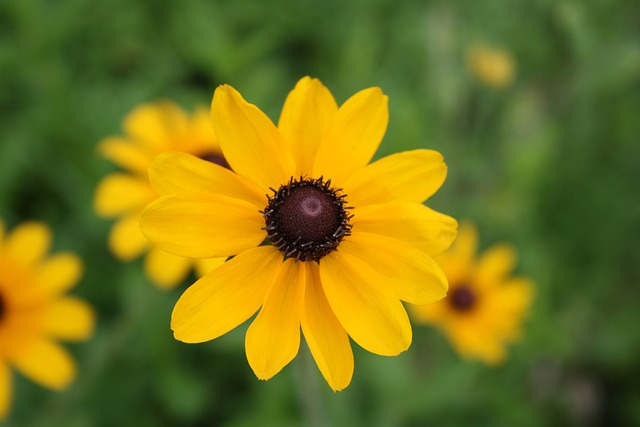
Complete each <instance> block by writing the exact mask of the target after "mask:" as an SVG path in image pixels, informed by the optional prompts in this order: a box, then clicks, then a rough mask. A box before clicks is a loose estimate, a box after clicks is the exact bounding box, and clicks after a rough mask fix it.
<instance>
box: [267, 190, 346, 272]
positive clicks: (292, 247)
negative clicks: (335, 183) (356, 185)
mask: <svg viewBox="0 0 640 427" xmlns="http://www.w3.org/2000/svg"><path fill="white" fill-rule="evenodd" d="M272 190H273V192H274V195H273V196H267V198H268V199H269V204H268V205H267V207H266V208H265V209H264V211H262V214H263V215H264V219H265V222H266V227H264V230H266V232H267V237H268V238H269V240H271V243H273V245H274V246H275V247H277V248H278V249H279V250H280V252H282V254H283V255H284V257H285V258H295V259H296V260H298V261H317V260H319V259H320V258H322V257H324V256H325V255H327V254H328V253H330V252H332V251H334V250H335V249H336V248H337V247H338V245H339V244H340V242H341V241H342V238H343V237H344V236H348V235H350V234H351V224H349V220H350V219H351V217H352V216H353V215H351V214H348V213H347V211H348V209H350V207H349V206H346V203H345V197H346V195H344V194H340V191H341V190H342V189H341V188H332V187H331V180H328V181H326V182H325V181H324V180H323V179H322V177H320V178H318V179H310V178H304V177H300V179H299V180H296V179H293V178H291V179H290V180H289V182H288V183H287V184H284V185H281V186H280V188H279V189H278V190H277V191H276V190H274V189H272Z"/></svg>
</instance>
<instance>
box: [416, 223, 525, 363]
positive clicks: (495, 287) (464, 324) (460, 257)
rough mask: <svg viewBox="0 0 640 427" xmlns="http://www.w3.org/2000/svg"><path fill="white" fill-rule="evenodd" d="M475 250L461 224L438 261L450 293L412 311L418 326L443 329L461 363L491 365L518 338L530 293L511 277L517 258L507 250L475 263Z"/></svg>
mask: <svg viewBox="0 0 640 427" xmlns="http://www.w3.org/2000/svg"><path fill="white" fill-rule="evenodd" d="M477 246H478V235H477V231H476V229H475V227H474V226H473V225H471V224H468V223H467V224H462V225H461V226H460V231H459V233H458V238H457V239H456V241H455V242H454V243H453V245H452V246H451V248H450V249H449V250H448V251H447V252H445V253H444V254H442V255H440V256H439V257H437V258H436V261H438V263H439V264H440V265H441V266H442V268H443V270H444V272H445V273H446V275H447V278H448V279H449V293H448V294H447V296H446V298H444V299H443V300H441V301H438V302H437V303H435V304H431V305H429V306H419V307H413V310H411V311H412V312H413V314H414V315H415V316H414V317H415V318H416V319H417V320H418V321H420V322H424V323H427V324H431V325H434V326H436V327H438V328H441V329H442V330H443V331H444V332H445V334H446V335H447V337H448V338H449V341H450V342H451V344H452V345H453V347H454V348H455V349H456V351H457V352H458V353H459V354H460V355H461V356H462V357H465V358H477V359H480V360H482V361H484V362H485V363H487V364H491V365H494V364H498V363H500V362H502V361H504V359H505V357H506V345H507V344H508V343H510V342H514V341H516V340H517V339H518V338H519V337H520V334H521V330H520V329H521V324H522V321H523V318H524V316H525V315H526V313H527V311H528V309H529V306H530V305H531V301H532V299H533V288H534V287H533V283H532V282H531V281H530V280H529V279H527V278H525V277H514V276H512V275H511V272H512V270H513V268H514V265H515V258H516V254H515V251H514V249H513V248H512V247H511V246H510V245H508V244H505V243H501V244H496V245H494V246H492V247H490V248H488V249H486V250H485V251H484V252H483V253H482V254H481V256H479V257H478V258H477V259H476V252H477Z"/></svg>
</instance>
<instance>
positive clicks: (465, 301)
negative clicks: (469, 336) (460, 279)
mask: <svg viewBox="0 0 640 427" xmlns="http://www.w3.org/2000/svg"><path fill="white" fill-rule="evenodd" d="M447 301H449V304H450V305H451V307H452V308H453V309H454V310H456V311H469V310H471V309H472V308H473V307H474V306H475V304H476V294H475V292H474V291H473V289H471V287H470V286H469V285H461V286H457V287H456V288H455V289H453V290H452V291H451V293H450V294H449V296H448V297H447Z"/></svg>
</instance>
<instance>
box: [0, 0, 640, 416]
mask: <svg viewBox="0 0 640 427" xmlns="http://www.w3.org/2000/svg"><path fill="white" fill-rule="evenodd" d="M639 22H640V3H638V2H637V1H635V0H628V1H614V0H611V1H607V0H594V1H590V2H589V1H579V0H565V1H551V0H535V1H511V2H506V1H498V0H493V1H482V2H467V1H460V0H457V1H456V0H454V1H426V0H425V1H408V0H393V1H390V0H369V1H365V0H356V1H339V0H324V1H305V0H283V1H275V0H273V1H253V2H243V1H194V0H174V1H170V0H165V1H163V0H148V1H134V0H110V1H95V0H73V1H62V0H61V1H54V0H49V1H46V0H4V1H1V2H0V112H1V114H0V217H2V218H3V219H4V221H5V223H6V224H7V225H8V226H10V227H11V226H13V225H15V224H17V223H18V222H20V221H23V220H27V219H37V220H43V221H45V222H47V223H48V224H50V225H51V226H52V228H53V230H54V233H55V249H57V250H72V251H75V252H77V253H78V254H79V255H81V256H82V257H83V259H84V261H85V268H86V273H85V275H84V278H83V280H82V282H81V283H80V284H79V286H78V288H77V290H76V292H75V293H76V294H78V295H80V296H82V297H84V298H85V299H87V300H88V301H89V302H90V303H91V304H92V305H94V306H95V307H96V309H97V312H98V316H99V317H98V325H97V331H96V334H95V336H94V338H93V339H92V340H91V341H89V342H88V343H82V344H74V345H70V346H69V347H70V348H71V350H72V352H73V353H74V355H75V356H76V358H77V361H78V364H79V376H78V378H77V381H76V382H75V383H74V385H73V386H72V387H71V388H70V389H69V390H68V391H66V392H64V393H55V392H52V391H49V390H45V389H42V388H40V387H38V386H36V385H35V384H33V383H31V382H29V381H27V380H25V379H23V378H22V377H20V376H19V375H15V378H16V384H15V395H14V399H15V402H14V405H13V410H12V414H11V416H10V418H9V419H8V420H7V421H6V425H9V426H21V427H22V426H33V427H35V426H47V427H55V426H61V427H76V426H77V427H84V426H87V427H89V426H191V425H193V426H208V425H212V426H214V425H215V426H233V427H240V426H296V425H311V426H320V425H332V426H385V427H386V426H425V425H442V426H540V425H551V426H556V425H557V426H566V425H573V426H598V425H606V426H633V425H640V387H638V384H640V363H639V362H638V360H639V355H640V327H639V326H638V325H640V310H639V309H638V302H639V301H640V291H639V289H640V245H639V242H640V200H639V199H640V197H639V194H640V192H639V187H640V25H638V23H639ZM477 41H486V42H488V43H493V44H497V45H500V46H503V47H505V48H506V49H508V50H509V51H510V52H511V53H512V54H513V56H514V57H515V59H516V61H517V75H516V78H515V81H514V82H513V84H512V85H510V86H509V87H507V88H504V89H501V90H496V89H491V88H488V87H486V86H483V85H482V84H481V83H480V82H478V81H476V80H474V78H473V77H472V76H471V75H470V73H469V72H468V70H467V68H466V65H465V51H466V49H467V48H468V47H469V46H470V45H471V44H472V43H474V42H477ZM304 75H311V76H314V77H318V78H320V79H321V80H322V81H323V83H325V85H327V87H329V89H330V90H331V91H332V92H333V93H334V95H335V96H336V98H337V99H338V101H339V102H342V101H344V100H345V99H346V98H347V97H349V96H350V95H351V94H353V93H355V92H356V91H358V90H360V89H363V88H365V87H369V86H380V87H381V88H382V89H383V90H384V91H385V93H387V94H388V95H389V97H390V124H389V129H388V132H387V135H386V137H385V140H384V142H383V145H382V147H381V149H380V151H379V152H378V156H382V155H386V154H389V153H393V152H397V151H401V150H405V149H411V148H416V147H426V148H433V149H436V150H438V151H440V152H442V153H443V154H444V156H445V159H446V161H447V163H448V165H449V175H448V178H447V181H446V183H445V185H444V186H443V188H442V189H441V190H440V191H439V192H438V194H436V196H435V197H433V198H432V199H431V200H430V201H429V205H430V206H432V207H434V208H436V209H437V210H440V211H442V212H446V213H449V214H451V215H453V216H454V217H456V218H458V219H470V220H473V221H474V222H476V223H477V224H478V226H479V229H480V233H481V238H482V246H483V247H486V246H487V245H489V244H491V243H494V242H497V241H509V242H511V243H512V244H514V245H515V246H516V247H517V249H518V252H519V255H520V258H519V264H518V273H520V274H524V275H528V276H530V277H531V278H533V279H534V280H535V282H536V283H537V297H536V301H535V305H534V307H533V309H532V312H531V315H530V317H529V319H528V321H527V322H526V324H525V334H524V338H523V341H522V342H521V343H519V344H517V345H514V346H512V347H511V348H510V357H509V359H508V361H507V363H506V364H504V365H502V366H499V367H497V368H489V367H486V366H484V365H482V364H480V363H477V362H465V361H462V360H461V359H459V358H458V357H457V356H456V354H454V353H453V351H452V349H451V348H450V346H449V344H448V342H447V341H446V340H445V338H444V337H443V336H442V335H441V334H440V333H439V332H438V331H435V330H431V329H428V328H425V327H418V326H416V327H415V328H414V343H413V345H412V347H411V348H410V350H409V351H408V352H406V353H404V354H403V355H401V356H400V357H395V358H384V357H380V356H376V355H373V354H370V353H367V352H365V351H362V350H361V349H359V348H357V346H354V348H355V356H356V370H355V374H354V379H353V382H352V384H351V386H350V387H349V388H348V389H347V390H345V391H343V392H340V393H337V394H334V393H333V392H332V391H331V390H330V389H329V387H328V386H327V385H326V384H325V383H324V381H323V379H322V378H321V376H320V375H319V373H318V372H317V371H316V368H315V365H313V363H311V364H309V363H307V362H308V360H305V359H309V355H308V354H307V352H306V351H301V354H300V355H299V356H298V357H297V358H296V360H294V362H293V363H292V364H291V365H289V366H288V367H286V368H285V369H284V370H283V371H282V372H281V373H280V374H278V375H277V376H276V377H275V378H274V379H272V380H270V381H268V382H262V381H258V380H257V379H256V378H255V377H254V375H253V373H252V372H251V370H250V368H249V366H248V364H247V363H246V359H245V356H244V345H243V339H244V330H245V328H246V325H245V326H244V327H242V328H239V329H238V330H236V331H234V332H232V333H230V334H228V335H226V336H224V337H222V338H220V339H217V340H215V341H214V342H211V343H207V344H201V345H186V344H182V343H179V342H176V341H174V340H173V338H172V335H171V332H170V330H169V317H170V312H171V309H172V306H173V304H174V303H175V301H176V300H177V298H178V296H179V295H180V293H181V292H182V291H183V290H184V289H185V287H186V285H187V283H185V284H184V285H183V286H181V287H180V288H179V289H176V290H175V291H171V292H162V291H159V290H157V289H156V288H154V287H153V286H152V285H151V284H150V283H149V282H148V281H147V279H146V278H145V277H144V275H143V273H142V269H141V263H140V262H139V261H137V262H133V263H128V264H122V263H120V262H118V261H116V260H115V259H114V258H113V257H112V256H111V255H110V253H109V252H108V250H107V246H106V236H107V233H108V229H109V226H110V222H109V221H105V220H100V219H98V218H97V217H96V216H95V214H94V213H93V211H92V198H93V192H94V190H95V187H96V184H97V182H98V180H99V179H100V178H101V177H102V176H104V175H105V174H106V173H107V172H109V171H111V170H113V169H114V167H113V166H112V165H110V164H109V163H108V162H106V161H105V160H103V159H101V158H99V157H98V156H97V154H96V149H95V148H96V143H97V142H98V141H99V140H100V139H102V138H104V137H105V136H107V135H113V134H118V133H119V132H120V129H121V127H120V125H121V120H122V118H123V117H124V116H125V115H126V114H127V112H129V111H130V110H131V109H132V108H134V107H135V106H136V105H138V104H140V103H143V102H148V101H154V100H160V99H171V100H175V101H177V102H178V103H180V104H181V105H183V106H184V107H186V108H188V109H191V108H193V107H195V106H196V105H201V104H205V105H206V104H208V103H209V102H210V99H211V95H212V94H213V90H214V88H215V87H216V86H217V85H219V84H222V83H228V84H231V85H232V86H234V87H235V88H237V89H238V90H240V91H241V92H242V93H243V94H244V96H245V97H246V98H247V99H248V100H249V101H250V102H253V103H256V104H257V105H259V106H260V107H261V108H262V109H263V110H264V111H266V112H267V114H269V115H270V117H271V118H272V119H274V120H277V117H278V114H279V111H280V108H281V106H282V103H283V101H284V98H285V96H286V94H287V93H288V91H289V90H291V88H292V87H293V85H294V84H295V82H296V81H297V80H298V79H299V78H300V77H302V76H304Z"/></svg>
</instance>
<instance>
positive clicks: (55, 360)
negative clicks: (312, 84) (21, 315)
mask: <svg viewBox="0 0 640 427" xmlns="http://www.w3.org/2000/svg"><path fill="white" fill-rule="evenodd" d="M11 362H12V364H13V365H14V366H15V367H16V369H17V370H18V371H20V372H21V373H22V374H23V375H24V376H26V377H28V378H30V379H31V380H32V381H35V382H36V383H38V384H40V385H42V386H44V387H47V388H51V389H54V390H62V389H64V388H66V387H67V386H68V385H69V384H70V383H71V381H72V380H73V379H74V377H75V375H76V367H75V363H74V362H73V359H72V358H71V356H70V355H69V353H68V352H67V351H66V350H65V349H64V348H62V347H61V346H60V345H58V344H56V343H54V342H52V341H49V340H47V339H42V338H41V339H35V340H32V341H31V342H30V344H29V345H28V346H27V347H25V348H24V349H23V351H21V352H20V354H19V355H18V356H17V357H15V358H14V359H13V360H12V361H11Z"/></svg>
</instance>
